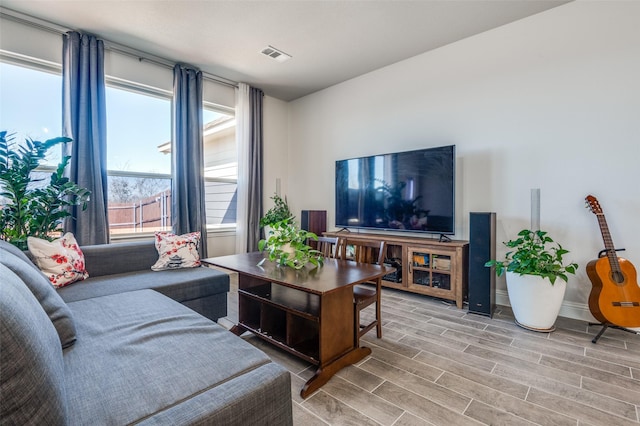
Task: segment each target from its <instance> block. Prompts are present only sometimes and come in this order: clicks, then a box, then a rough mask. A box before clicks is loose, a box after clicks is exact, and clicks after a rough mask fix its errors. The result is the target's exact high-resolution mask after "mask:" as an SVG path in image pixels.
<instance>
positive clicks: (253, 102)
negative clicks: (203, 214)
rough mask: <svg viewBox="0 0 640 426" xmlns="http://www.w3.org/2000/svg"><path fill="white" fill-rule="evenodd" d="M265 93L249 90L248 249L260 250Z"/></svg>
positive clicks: (255, 89) (253, 88)
mask: <svg viewBox="0 0 640 426" xmlns="http://www.w3.org/2000/svg"><path fill="white" fill-rule="evenodd" d="M263 97H264V93H263V92H262V90H260V89H257V88H255V87H251V88H250V89H249V108H250V110H251V118H250V124H249V126H250V129H249V147H248V148H249V150H248V151H249V165H248V179H247V185H248V187H249V188H248V192H249V205H248V207H247V220H248V222H247V229H248V232H247V248H248V250H249V251H257V250H258V242H259V241H260V218H261V217H262V157H263V156H262V98H263Z"/></svg>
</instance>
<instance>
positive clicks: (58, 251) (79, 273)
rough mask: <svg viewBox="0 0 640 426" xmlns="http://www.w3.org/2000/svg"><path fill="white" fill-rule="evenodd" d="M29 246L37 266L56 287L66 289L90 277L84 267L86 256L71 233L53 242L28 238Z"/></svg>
mask: <svg viewBox="0 0 640 426" xmlns="http://www.w3.org/2000/svg"><path fill="white" fill-rule="evenodd" d="M27 245H28V246H29V252H31V254H32V255H33V258H34V262H35V264H36V265H38V268H40V270H41V271H42V272H43V273H44V274H45V275H46V276H47V278H49V281H51V284H52V285H53V286H54V287H56V288H60V287H64V286H67V285H69V284H71V283H74V282H76V281H80V280H84V279H85V278H87V277H88V276H89V274H88V273H87V271H86V269H85V266H84V254H83V253H82V250H80V246H78V243H77V242H76V239H75V237H74V236H73V234H72V233H70V232H67V233H66V234H64V235H63V236H62V237H60V238H58V239H57V240H53V241H47V240H43V239H40V238H35V237H28V238H27Z"/></svg>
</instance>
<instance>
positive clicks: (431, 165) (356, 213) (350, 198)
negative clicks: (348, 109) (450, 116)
mask: <svg viewBox="0 0 640 426" xmlns="http://www.w3.org/2000/svg"><path fill="white" fill-rule="evenodd" d="M455 163H456V149H455V145H449V146H441V147H436V148H426V149H420V150H416V151H406V152H396V153H392V154H382V155H373V156H370V157H360V158H350V159H346V160H338V161H336V226H337V227H342V228H367V229H377V230H390V231H407V232H426V233H432V234H442V235H451V234H454V233H455V176H456V171H455Z"/></svg>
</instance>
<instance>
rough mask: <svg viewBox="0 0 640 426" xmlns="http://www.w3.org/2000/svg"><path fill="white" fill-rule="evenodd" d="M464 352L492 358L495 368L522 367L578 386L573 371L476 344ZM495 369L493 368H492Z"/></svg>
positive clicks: (578, 378)
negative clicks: (547, 365) (505, 353)
mask: <svg viewBox="0 0 640 426" xmlns="http://www.w3.org/2000/svg"><path fill="white" fill-rule="evenodd" d="M465 353H468V354H471V355H475V356H477V357H480V358H486V359H490V360H493V361H494V362H496V363H497V366H496V368H498V367H499V366H501V365H504V366H507V367H511V368H514V369H523V370H526V371H527V372H528V373H530V374H536V375H538V376H542V377H547V378H549V379H553V380H557V381H561V382H563V383H567V384H570V385H573V386H580V376H579V375H578V374H575V373H571V372H566V371H563V370H559V369H556V368H552V367H546V366H543V365H540V364H535V363H532V362H526V361H523V360H521V359H518V358H515V357H513V356H510V355H504V354H501V353H499V352H496V351H492V350H489V349H486V348H481V347H478V346H469V347H468V348H467V349H466V350H465ZM494 371H495V370H494Z"/></svg>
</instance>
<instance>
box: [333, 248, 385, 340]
mask: <svg viewBox="0 0 640 426" xmlns="http://www.w3.org/2000/svg"><path fill="white" fill-rule="evenodd" d="M338 247H339V252H340V258H341V259H348V260H353V261H355V262H359V263H371V264H377V265H382V263H383V262H384V255H385V247H386V246H385V242H384V241H379V242H378V241H361V240H352V239H349V238H348V237H346V238H341V239H340V241H339V242H338ZM351 247H353V251H352V252H351V250H349V248H351ZM368 284H372V285H375V289H372V288H370V287H368V286H362V285H355V286H354V287H353V304H354V307H355V310H354V311H355V312H354V324H355V330H356V334H357V342H359V341H360V338H361V337H362V336H364V335H365V334H366V333H367V332H369V330H371V329H373V328H374V327H375V328H376V335H377V337H378V339H380V338H382V319H381V314H380V294H381V293H382V278H378V279H377V280H375V282H370V283H368ZM373 303H375V304H376V307H375V311H376V315H375V319H374V320H373V321H371V322H370V323H369V324H366V325H363V324H360V312H361V311H362V310H363V309H364V308H366V307H368V306H370V305H372V304H373Z"/></svg>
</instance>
